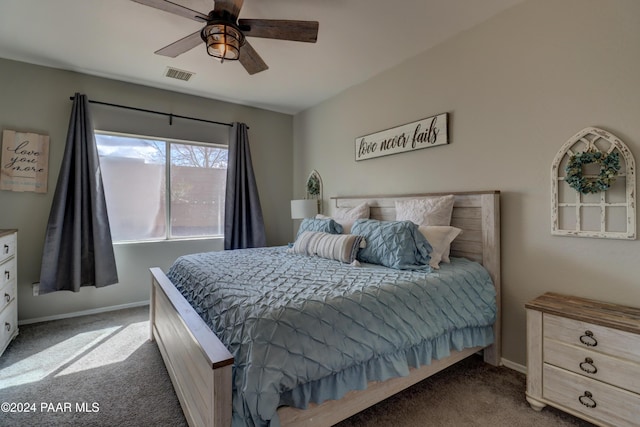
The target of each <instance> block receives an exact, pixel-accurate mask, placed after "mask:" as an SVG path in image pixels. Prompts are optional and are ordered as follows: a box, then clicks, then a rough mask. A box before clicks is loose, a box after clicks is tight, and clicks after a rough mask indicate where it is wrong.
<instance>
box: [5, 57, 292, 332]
mask: <svg viewBox="0 0 640 427" xmlns="http://www.w3.org/2000/svg"><path fill="white" fill-rule="evenodd" d="M75 92H80V93H85V94H86V95H87V96H88V97H89V98H90V99H95V100H98V101H103V102H110V103H115V104H123V105H127V106H132V107H138V108H145V109H149V110H157V111H163V112H169V113H173V114H178V115H183V116H191V117H197V118H203V119H208V120H215V121H220V122H234V121H239V122H245V123H247V125H248V126H249V127H250V129H249V139H250V142H251V150H252V156H253V164H254V170H255V174H256V179H257V181H258V189H259V191H260V197H261V203H262V209H263V213H264V218H265V224H266V228H267V243H268V244H270V245H281V244H285V243H287V242H288V241H289V240H290V239H291V227H292V222H291V219H290V214H289V200H290V197H291V194H292V192H293V190H292V182H291V176H292V166H291V165H292V122H293V118H292V116H290V115H286V114H280V113H274V112H271V111H266V110H261V109H257V108H250V107H245V106H240V105H236V104H230V103H226V102H221V101H214V100H210V99H205V98H199V97H196V96H190V95H183V94H178V93H175V92H169V91H164V90H159V89H153V88H148V87H144V86H139V85H134V84H127V83H123V82H118V81H115V80H108V79H103V78H97V77H90V76H87V75H83V74H78V73H73V72H68V71H61V70H56V69H51V68H46V67H40V66H35V65H29V64H25V63H20V62H15V61H8V60H2V59H0V128H1V129H10V130H18V131H29V132H35V133H42V134H48V135H49V136H50V156H49V182H48V185H49V191H48V192H47V193H46V194H36V193H31V192H28V193H27V192H25V193H18V192H12V191H0V228H17V229H18V230H19V231H18V317H19V319H20V320H21V321H28V320H30V319H37V318H46V317H50V316H58V315H64V314H66V313H74V312H80V311H85V310H95V309H100V308H102V307H109V306H117V305H123V304H131V303H137V302H141V301H146V300H148V298H149V287H150V275H149V272H148V268H149V267H152V266H158V267H162V268H165V269H166V268H167V267H168V266H169V265H170V264H171V262H172V261H173V260H174V259H175V258H176V257H178V256H180V255H183V254H185V253H191V252H202V251H206V250H219V249H222V241H221V240H216V239H209V240H196V241H171V242H158V243H141V244H130V245H116V246H115V255H116V262H117V266H118V275H119V279H120V283H119V284H117V285H113V286H107V287H104V288H100V289H96V288H93V287H86V288H82V289H81V291H80V292H79V293H73V292H67V291H65V292H56V293H52V294H47V295H41V296H37V297H34V296H33V295H32V291H31V283H33V282H37V281H38V280H39V277H40V262H41V259H42V245H43V240H44V233H45V228H46V223H47V219H48V217H49V210H50V207H51V201H52V199H53V194H54V192H55V186H56V181H57V178H58V171H59V169H60V163H61V161H62V154H63V151H64V145H65V141H66V134H67V127H68V124H69V116H70V113H71V106H72V103H71V101H70V100H69V97H70V96H72V95H73V94H74V93H75ZM91 110H92V116H93V119H94V120H93V121H94V126H95V127H96V128H97V129H100V130H108V131H116V132H129V133H135V134H142V135H150V136H156V135H157V136H164V137H173V138H178V139H187V140H189V139H191V140H196V141H205V142H207V141H210V142H226V138H227V135H228V130H229V128H228V127H225V126H222V127H219V126H212V125H207V124H200V123H198V122H194V121H185V120H181V119H174V121H173V126H170V125H169V121H168V119H167V118H164V117H161V116H154V115H149V114H147V113H139V112H132V111H128V110H120V109H115V108H112V107H105V106H99V105H95V104H92V105H91Z"/></svg>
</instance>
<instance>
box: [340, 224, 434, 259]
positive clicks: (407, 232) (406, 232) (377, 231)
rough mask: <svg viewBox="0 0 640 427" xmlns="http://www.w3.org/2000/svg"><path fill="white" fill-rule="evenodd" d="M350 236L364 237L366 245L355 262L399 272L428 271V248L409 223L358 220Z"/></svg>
mask: <svg viewBox="0 0 640 427" xmlns="http://www.w3.org/2000/svg"><path fill="white" fill-rule="evenodd" d="M351 233H352V234H357V235H360V236H363V237H364V239H365V241H366V242H367V245H366V247H365V248H363V249H362V250H361V251H360V252H358V260H359V261H362V262H369V263H373V264H380V265H384V266H385V267H389V268H395V269H398V270H420V269H422V270H424V269H428V268H429V259H430V256H429V254H430V253H431V245H430V244H429V242H428V241H427V239H426V237H424V236H423V235H422V234H421V233H420V231H419V230H418V226H417V225H416V224H414V223H412V222H411V221H379V220H377V219H358V220H356V222H355V223H354V224H353V227H352V228H351Z"/></svg>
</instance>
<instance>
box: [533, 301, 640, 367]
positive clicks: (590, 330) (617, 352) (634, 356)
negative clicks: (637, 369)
mask: <svg viewBox="0 0 640 427" xmlns="http://www.w3.org/2000/svg"><path fill="white" fill-rule="evenodd" d="M543 328H544V338H545V339H552V340H555V341H560V342H562V343H565V344H570V345H575V346H576V347H579V348H585V349H589V350H591V351H594V352H597V353H603V354H606V355H610V356H614V357H619V358H623V359H626V360H629V361H633V362H636V363H640V335H638V334H634V333H631V332H626V331H621V330H618V329H612V328H607V327H604V326H600V325H596V324H592V323H587V322H581V321H579V320H574V319H569V318H565V317H559V316H556V315H553V314H548V313H545V314H544V325H543Z"/></svg>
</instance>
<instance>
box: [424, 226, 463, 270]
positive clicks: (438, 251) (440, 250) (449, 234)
mask: <svg viewBox="0 0 640 427" xmlns="http://www.w3.org/2000/svg"><path fill="white" fill-rule="evenodd" d="M418 230H420V233H422V235H423V236H424V237H426V238H427V240H428V241H429V243H430V244H431V248H432V251H431V253H430V254H429V255H430V256H431V260H430V261H429V265H430V266H431V268H434V269H436V270H437V269H439V268H440V261H443V260H444V255H445V253H446V254H447V255H448V254H449V249H450V247H451V242H453V239H455V238H456V237H458V236H459V235H460V233H462V230H461V229H460V228H456V227H450V226H440V225H429V226H422V227H419V228H418ZM447 258H448V256H447Z"/></svg>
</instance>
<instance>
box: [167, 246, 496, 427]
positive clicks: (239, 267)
mask: <svg viewBox="0 0 640 427" xmlns="http://www.w3.org/2000/svg"><path fill="white" fill-rule="evenodd" d="M167 276H168V277H169V279H170V280H171V281H172V282H173V283H174V284H175V285H176V287H177V288H178V290H179V291H180V292H181V293H182V294H183V295H184V297H185V298H186V299H187V301H188V302H189V303H190V304H191V305H192V306H193V307H194V309H195V310H196V311H197V312H198V313H199V314H200V316H201V317H202V318H203V320H204V321H205V322H206V323H207V324H208V325H209V327H210V328H211V329H212V330H213V332H214V333H215V334H216V335H217V336H218V338H219V339H220V340H221V341H222V342H223V343H224V344H225V345H226V346H227V348H228V349H229V351H230V352H231V354H232V355H233V357H234V366H233V426H272V427H277V426H279V425H280V423H279V420H278V416H277V412H276V411H277V408H278V407H279V406H281V405H290V406H295V407H299V408H305V407H306V406H307V405H308V404H309V403H310V402H315V403H321V402H323V401H324V400H327V399H339V398H341V397H342V396H343V395H344V394H345V393H346V392H347V391H349V390H352V389H364V388H366V384H367V382H368V381H382V380H385V379H388V378H391V377H397V376H404V375H407V374H408V373H409V367H419V366H422V365H428V364H429V363H430V362H431V360H432V359H440V358H443V357H446V356H448V355H449V354H450V352H451V350H462V349H464V348H469V347H475V346H487V345H490V344H491V343H492V342H493V329H492V325H493V323H494V320H495V318H496V304H495V299H496V298H495V289H494V286H493V283H492V282H491V278H490V277H489V274H488V272H487V271H486V270H485V269H484V268H483V267H482V266H481V265H480V264H478V263H475V262H472V261H468V260H466V259H461V258H452V262H451V263H450V264H441V268H440V270H437V271H428V270H427V271H423V270H421V271H403V270H394V269H390V268H386V267H382V266H377V265H363V266H361V267H357V266H351V265H346V264H343V263H340V262H338V261H333V260H328V259H324V258H320V257H310V256H304V255H297V254H293V253H289V252H288V251H287V248H286V247H270V248H258V249H242V250H234V251H224V252H209V253H201V254H193V255H187V256H183V257H180V258H178V259H177V260H176V262H175V263H174V264H173V266H172V267H171V268H170V269H169V271H168V273H167Z"/></svg>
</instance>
